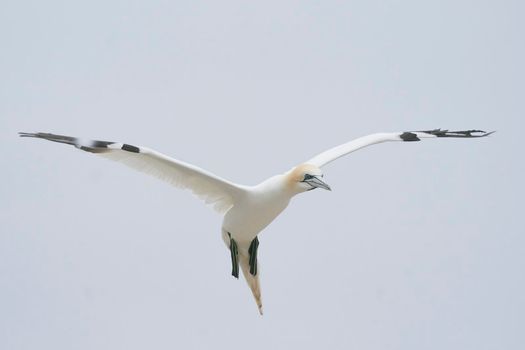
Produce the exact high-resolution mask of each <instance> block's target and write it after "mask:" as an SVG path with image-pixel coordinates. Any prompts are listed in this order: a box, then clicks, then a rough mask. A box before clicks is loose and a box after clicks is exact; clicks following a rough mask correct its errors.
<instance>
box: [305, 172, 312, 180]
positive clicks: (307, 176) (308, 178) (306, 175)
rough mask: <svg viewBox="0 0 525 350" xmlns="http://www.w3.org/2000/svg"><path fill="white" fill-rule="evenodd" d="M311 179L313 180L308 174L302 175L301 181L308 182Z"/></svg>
mask: <svg viewBox="0 0 525 350" xmlns="http://www.w3.org/2000/svg"><path fill="white" fill-rule="evenodd" d="M312 178H313V176H312V175H310V174H305V175H304V179H303V181H306V180H310V179H312Z"/></svg>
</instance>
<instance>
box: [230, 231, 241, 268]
mask: <svg viewBox="0 0 525 350" xmlns="http://www.w3.org/2000/svg"><path fill="white" fill-rule="evenodd" d="M228 237H230V254H231V257H232V276H233V277H235V278H239V248H237V242H235V240H234V239H233V238H232V235H231V234H230V233H229V232H228Z"/></svg>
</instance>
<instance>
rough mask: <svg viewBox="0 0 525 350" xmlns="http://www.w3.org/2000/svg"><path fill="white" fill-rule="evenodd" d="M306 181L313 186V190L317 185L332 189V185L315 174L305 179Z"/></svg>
mask: <svg viewBox="0 0 525 350" xmlns="http://www.w3.org/2000/svg"><path fill="white" fill-rule="evenodd" d="M304 182H306V183H307V184H309V185H310V186H312V190H313V189H314V188H317V187H319V188H322V189H325V190H328V191H331V190H332V189H331V188H330V186H328V184H327V183H326V182H324V181H323V180H321V179H320V178H319V177H318V176H314V177H312V178H311V179H308V180H304Z"/></svg>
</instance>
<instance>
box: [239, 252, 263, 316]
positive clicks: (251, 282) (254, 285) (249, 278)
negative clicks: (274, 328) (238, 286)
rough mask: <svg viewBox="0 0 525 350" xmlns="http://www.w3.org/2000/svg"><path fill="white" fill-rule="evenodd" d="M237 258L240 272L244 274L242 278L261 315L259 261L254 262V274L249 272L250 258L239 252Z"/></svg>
mask: <svg viewBox="0 0 525 350" xmlns="http://www.w3.org/2000/svg"><path fill="white" fill-rule="evenodd" d="M239 260H240V265H241V269H242V274H243V275H244V278H245V279H246V282H247V283H248V286H249V287H250V289H251V290H252V294H253V297H254V298H255V302H256V303H257V307H258V308H259V313H260V314H261V315H262V314H263V306H262V299H261V285H260V283H259V273H260V269H259V263H258V262H256V264H257V270H256V271H257V274H256V275H255V276H254V275H252V274H251V273H250V259H249V258H248V257H247V256H245V255H243V254H239Z"/></svg>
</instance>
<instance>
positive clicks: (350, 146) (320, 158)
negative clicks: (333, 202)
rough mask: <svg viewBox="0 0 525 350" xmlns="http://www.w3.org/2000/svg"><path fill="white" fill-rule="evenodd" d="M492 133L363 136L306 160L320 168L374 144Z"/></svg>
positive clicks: (467, 131) (471, 131)
mask: <svg viewBox="0 0 525 350" xmlns="http://www.w3.org/2000/svg"><path fill="white" fill-rule="evenodd" d="M493 132H494V131H492V132H485V131H482V130H466V131H448V130H441V129H435V130H428V131H406V132H391V133H378V134H371V135H368V136H363V137H360V138H358V139H355V140H353V141H350V142H347V143H344V144H342V145H339V146H337V147H334V148H331V149H329V150H328V151H326V152H323V153H321V154H318V155H317V156H315V157H313V158H312V159H310V160H308V161H307V162H306V163H307V164H313V165H315V166H317V167H319V168H320V167H322V166H324V165H326V164H328V163H330V162H332V161H334V160H336V159H337V158H340V157H342V156H345V155H347V154H348V153H352V152H354V151H357V150H358V149H361V148H363V147H366V146H370V145H375V144H376V143H381V142H387V141H421V139H424V138H435V137H460V138H473V137H485V136H488V135H490V134H492V133H493Z"/></svg>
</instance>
